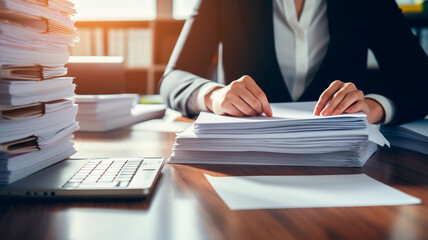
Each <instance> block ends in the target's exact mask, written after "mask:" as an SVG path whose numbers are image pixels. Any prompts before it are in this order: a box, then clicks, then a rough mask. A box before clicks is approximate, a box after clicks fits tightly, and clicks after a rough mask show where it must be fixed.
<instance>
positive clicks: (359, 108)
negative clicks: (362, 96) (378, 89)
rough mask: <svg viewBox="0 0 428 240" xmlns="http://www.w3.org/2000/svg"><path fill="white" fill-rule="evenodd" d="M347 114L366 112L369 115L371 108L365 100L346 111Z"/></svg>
mask: <svg viewBox="0 0 428 240" xmlns="http://www.w3.org/2000/svg"><path fill="white" fill-rule="evenodd" d="M345 112H346V113H357V112H364V113H365V114H369V106H368V105H367V103H366V101H365V100H359V101H357V102H355V103H354V104H352V105H351V106H350V107H348V108H347V109H346V110H345Z"/></svg>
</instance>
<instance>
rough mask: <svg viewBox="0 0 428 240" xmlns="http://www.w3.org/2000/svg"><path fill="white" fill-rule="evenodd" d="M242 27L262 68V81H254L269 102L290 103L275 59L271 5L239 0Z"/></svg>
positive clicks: (264, 1)
mask: <svg viewBox="0 0 428 240" xmlns="http://www.w3.org/2000/svg"><path fill="white" fill-rule="evenodd" d="M240 6H241V15H242V17H243V23H244V24H243V25H244V26H243V27H244V28H246V30H247V32H248V34H249V35H250V40H251V41H253V42H254V45H255V48H256V49H257V52H258V53H259V54H258V55H259V56H260V65H261V66H263V68H264V76H263V78H264V79H255V81H256V82H257V84H258V85H259V86H260V87H261V88H262V89H263V90H264V91H265V92H267V95H268V98H269V101H271V102H279V101H291V97H290V93H289V92H288V89H287V87H286V85H285V82H284V79H283V78H282V74H281V71H280V69H279V64H278V60H277V57H276V50H275V42H274V32H273V15H272V14H273V5H272V1H271V0H270V1H269V0H241V3H240Z"/></svg>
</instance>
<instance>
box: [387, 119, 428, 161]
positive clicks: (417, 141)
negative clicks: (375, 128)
mask: <svg viewBox="0 0 428 240" xmlns="http://www.w3.org/2000/svg"><path fill="white" fill-rule="evenodd" d="M381 131H382V133H383V134H384V135H385V137H386V138H387V139H388V140H389V141H390V142H391V145H392V146H395V147H401V148H405V149H409V150H412V151H415V152H419V153H423V154H426V155H428V119H425V120H420V121H416V122H410V123H405V124H402V125H399V126H382V128H381Z"/></svg>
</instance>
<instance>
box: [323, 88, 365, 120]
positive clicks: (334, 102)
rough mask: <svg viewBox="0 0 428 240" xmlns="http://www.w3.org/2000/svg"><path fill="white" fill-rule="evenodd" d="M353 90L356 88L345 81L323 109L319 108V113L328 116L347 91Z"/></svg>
mask: <svg viewBox="0 0 428 240" xmlns="http://www.w3.org/2000/svg"><path fill="white" fill-rule="evenodd" d="M355 90H357V88H356V87H355V85H354V84H353V83H345V84H344V86H343V87H342V88H341V89H340V90H339V91H337V92H336V93H335V94H334V95H333V97H332V98H331V99H330V101H329V102H328V103H327V106H326V107H325V108H324V109H323V110H321V115H323V116H329V115H330V114H331V112H332V111H333V109H335V108H336V107H337V105H339V103H341V102H342V101H343V99H345V97H346V96H347V95H348V93H350V92H353V91H355Z"/></svg>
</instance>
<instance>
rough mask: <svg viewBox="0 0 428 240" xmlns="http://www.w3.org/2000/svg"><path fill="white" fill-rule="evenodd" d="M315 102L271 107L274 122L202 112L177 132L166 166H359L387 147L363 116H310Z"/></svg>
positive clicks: (265, 119) (383, 139)
mask: <svg viewBox="0 0 428 240" xmlns="http://www.w3.org/2000/svg"><path fill="white" fill-rule="evenodd" d="M315 104H316V103H315V102H303V103H280V104H272V105H271V106H272V110H273V114H274V117H273V118H268V117H265V116H258V117H241V118H238V117H229V116H221V115H216V114H212V113H206V112H203V113H201V114H200V116H199V117H198V119H197V120H196V122H195V124H194V126H193V127H192V128H189V129H187V130H186V131H185V132H183V133H181V134H178V136H177V138H176V142H175V145H174V149H173V154H172V155H171V157H170V162H171V163H207V164H255V165H296V166H347V167H361V166H363V165H364V163H365V162H366V161H367V159H368V158H369V157H370V156H371V155H372V154H373V153H374V152H375V151H376V150H377V145H376V144H379V145H381V146H383V145H384V144H388V142H387V141H386V139H385V138H384V137H383V136H382V134H380V132H379V130H378V126H374V125H369V124H368V123H367V120H366V116H365V115H364V114H363V113H357V114H344V115H339V116H329V117H319V116H313V114H312V113H313V109H314V106H315Z"/></svg>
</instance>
